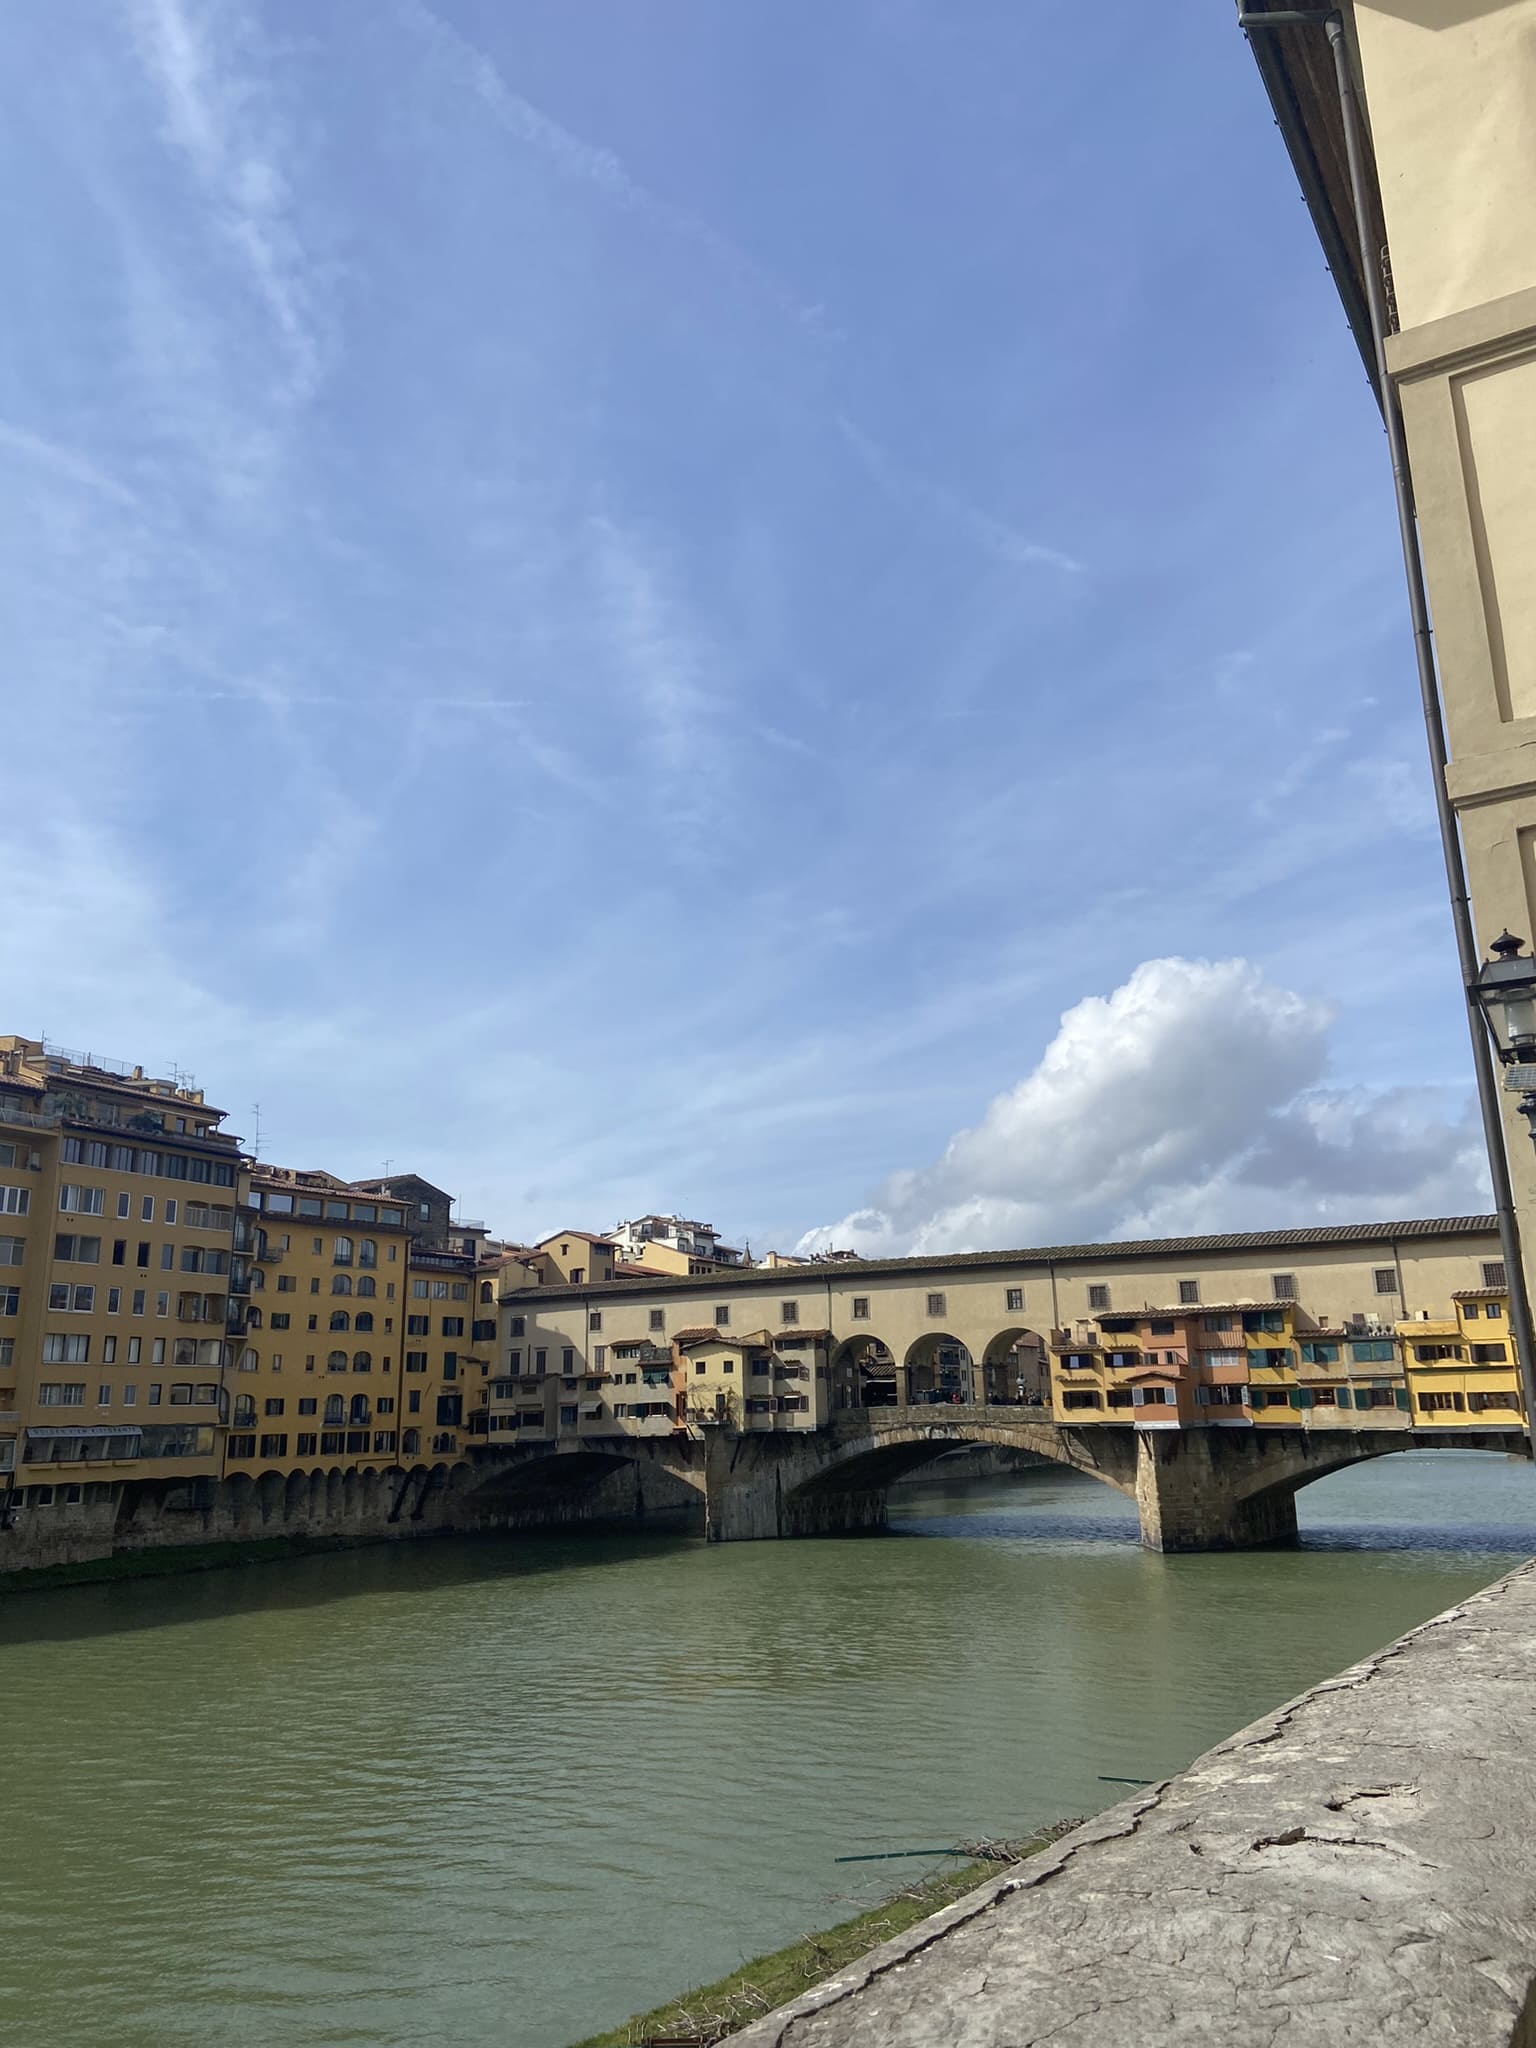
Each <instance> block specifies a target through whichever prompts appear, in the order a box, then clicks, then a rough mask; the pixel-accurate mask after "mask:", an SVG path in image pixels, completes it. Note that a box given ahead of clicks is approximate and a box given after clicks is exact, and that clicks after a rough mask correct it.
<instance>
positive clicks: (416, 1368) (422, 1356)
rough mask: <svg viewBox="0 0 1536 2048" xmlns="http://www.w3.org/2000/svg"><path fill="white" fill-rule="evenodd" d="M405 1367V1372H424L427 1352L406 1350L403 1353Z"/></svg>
mask: <svg viewBox="0 0 1536 2048" xmlns="http://www.w3.org/2000/svg"><path fill="white" fill-rule="evenodd" d="M405 1369H406V1371H407V1372H425V1371H426V1369H427V1354H426V1353H425V1351H407V1353H406V1354H405Z"/></svg>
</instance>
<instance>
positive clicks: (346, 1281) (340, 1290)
mask: <svg viewBox="0 0 1536 2048" xmlns="http://www.w3.org/2000/svg"><path fill="white" fill-rule="evenodd" d="M331 1292H332V1294H350V1293H351V1292H352V1275H351V1274H350V1273H333V1274H332V1275H331Z"/></svg>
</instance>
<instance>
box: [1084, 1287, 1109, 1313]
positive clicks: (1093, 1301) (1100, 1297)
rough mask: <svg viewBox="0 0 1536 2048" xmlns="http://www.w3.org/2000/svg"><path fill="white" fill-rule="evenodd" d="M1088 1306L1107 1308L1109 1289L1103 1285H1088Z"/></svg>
mask: <svg viewBox="0 0 1536 2048" xmlns="http://www.w3.org/2000/svg"><path fill="white" fill-rule="evenodd" d="M1088 1306H1089V1307H1090V1308H1108V1307H1109V1289H1108V1288H1107V1287H1104V1286H1094V1287H1090V1288H1089V1290H1088Z"/></svg>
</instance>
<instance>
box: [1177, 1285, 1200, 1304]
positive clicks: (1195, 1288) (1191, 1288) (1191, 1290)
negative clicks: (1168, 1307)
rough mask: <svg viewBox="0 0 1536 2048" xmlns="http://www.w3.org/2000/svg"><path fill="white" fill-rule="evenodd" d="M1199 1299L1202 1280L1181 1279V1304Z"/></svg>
mask: <svg viewBox="0 0 1536 2048" xmlns="http://www.w3.org/2000/svg"><path fill="white" fill-rule="evenodd" d="M1199 1299H1200V1282H1199V1281H1198V1280H1181V1281H1180V1282H1179V1302H1180V1304H1181V1306H1186V1305H1189V1304H1191V1303H1194V1302H1197V1301H1198V1300H1199Z"/></svg>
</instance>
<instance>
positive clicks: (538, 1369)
mask: <svg viewBox="0 0 1536 2048" xmlns="http://www.w3.org/2000/svg"><path fill="white" fill-rule="evenodd" d="M548 1364H549V1353H548V1352H547V1351H535V1352H534V1354H533V1369H534V1372H535V1373H536V1374H537V1375H538V1377H539V1378H540V1379H543V1377H544V1374H545V1371H546V1370H547V1368H548Z"/></svg>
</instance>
